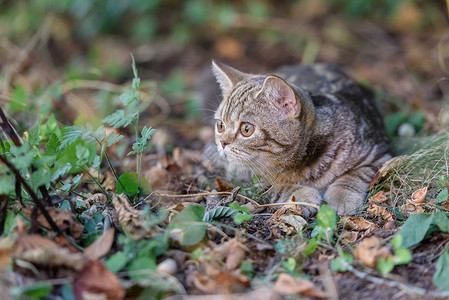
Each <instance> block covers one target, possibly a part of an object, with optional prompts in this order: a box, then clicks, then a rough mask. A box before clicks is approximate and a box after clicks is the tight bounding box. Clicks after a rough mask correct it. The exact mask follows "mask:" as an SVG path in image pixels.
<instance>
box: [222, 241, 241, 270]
mask: <svg viewBox="0 0 449 300" xmlns="http://www.w3.org/2000/svg"><path fill="white" fill-rule="evenodd" d="M244 258H245V250H243V248H242V246H241V244H240V243H238V242H237V241H235V242H234V243H232V244H231V246H230V249H229V252H228V255H227V258H226V270H228V271H232V270H234V269H237V268H239V267H240V264H241V263H242V261H243V259H244Z"/></svg>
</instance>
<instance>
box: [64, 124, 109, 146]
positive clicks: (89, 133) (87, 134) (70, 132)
mask: <svg viewBox="0 0 449 300" xmlns="http://www.w3.org/2000/svg"><path fill="white" fill-rule="evenodd" d="M105 136H106V131H105V130H104V129H103V126H100V127H99V128H97V130H95V131H94V130H93V127H92V125H91V124H89V123H87V124H86V127H84V126H83V125H81V124H78V125H76V126H67V127H66V128H65V133H64V135H63V136H62V141H61V146H59V148H60V149H63V148H65V147H67V146H69V145H71V144H73V143H74V142H76V141H78V140H79V139H82V140H83V141H85V142H86V143H92V142H95V141H97V140H98V141H101V140H102V139H104V138H105Z"/></svg>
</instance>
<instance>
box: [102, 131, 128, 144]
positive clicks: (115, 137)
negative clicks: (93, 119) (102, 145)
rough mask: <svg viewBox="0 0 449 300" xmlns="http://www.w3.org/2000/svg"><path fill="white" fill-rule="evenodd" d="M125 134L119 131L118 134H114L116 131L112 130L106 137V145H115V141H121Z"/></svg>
mask: <svg viewBox="0 0 449 300" xmlns="http://www.w3.org/2000/svg"><path fill="white" fill-rule="evenodd" d="M123 138H124V136H123V135H121V134H119V133H117V134H116V135H114V131H112V132H111V133H110V134H109V135H108V136H107V137H106V145H107V146H108V147H111V146H112V145H114V144H115V143H117V142H119V141H120V140H121V139H123Z"/></svg>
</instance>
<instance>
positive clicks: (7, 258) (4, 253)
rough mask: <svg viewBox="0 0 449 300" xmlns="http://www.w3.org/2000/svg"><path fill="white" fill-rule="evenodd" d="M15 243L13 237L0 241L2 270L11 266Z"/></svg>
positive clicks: (0, 265)
mask: <svg viewBox="0 0 449 300" xmlns="http://www.w3.org/2000/svg"><path fill="white" fill-rule="evenodd" d="M14 243H15V241H14V238H13V237H12V236H7V237H4V238H2V239H0V270H2V269H4V268H6V267H7V266H9V265H10V263H11V253H12V251H13V248H14Z"/></svg>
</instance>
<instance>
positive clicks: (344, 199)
mask: <svg viewBox="0 0 449 300" xmlns="http://www.w3.org/2000/svg"><path fill="white" fill-rule="evenodd" d="M364 198H365V193H362V192H355V191H351V190H345V189H344V188H337V187H332V186H331V187H329V189H328V190H327V191H326V193H325V194H324V201H325V202H327V204H328V205H329V206H330V207H332V208H333V209H334V210H335V212H336V213H337V215H339V216H346V215H354V214H356V213H357V212H359V211H360V210H361V209H362V208H363V200H364Z"/></svg>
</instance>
